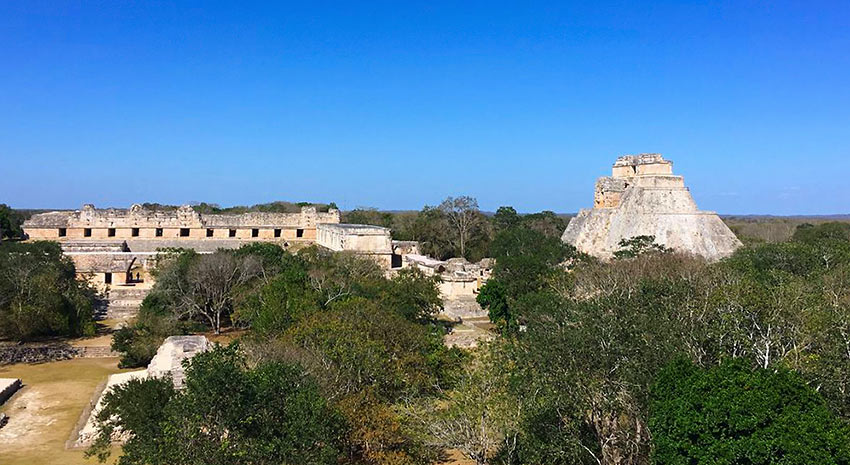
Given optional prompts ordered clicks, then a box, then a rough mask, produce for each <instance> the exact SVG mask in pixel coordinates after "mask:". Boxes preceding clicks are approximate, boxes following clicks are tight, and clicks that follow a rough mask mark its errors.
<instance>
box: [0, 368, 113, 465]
mask: <svg viewBox="0 0 850 465" xmlns="http://www.w3.org/2000/svg"><path fill="white" fill-rule="evenodd" d="M120 371H124V370H119V369H118V359H116V358H90V359H74V360H63V361H59V362H51V363H42V364H37V365H26V364H18V365H7V366H2V367H0V377H4V378H21V380H23V382H24V387H23V388H22V389H21V390H20V391H18V393H17V394H15V395H14V396H13V397H12V398H11V399H9V401H8V402H6V404H4V405H3V406H2V407H0V412H3V413H6V414H7V415H9V422H8V424H6V426H4V427H3V428H0V463H2V464H3V465H25V464H26V465H30V464H45V465H79V464H94V463H97V462H96V460H86V459H85V458H84V457H83V452H82V451H80V450H65V441H66V440H67V439H68V437H69V436H70V434H71V431H72V430H73V429H74V427H75V425H76V423H77V420H78V419H79V417H80V414H81V413H82V411H83V409H84V408H85V407H86V405H87V404H88V403H89V401H90V399H91V396H92V394H93V393H94V390H95V388H96V387H97V385H98V384H99V383H101V382H102V381H104V380H105V379H106V377H107V376H108V375H109V374H111V373H117V372H120Z"/></svg>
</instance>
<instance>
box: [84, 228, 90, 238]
mask: <svg viewBox="0 0 850 465" xmlns="http://www.w3.org/2000/svg"><path fill="white" fill-rule="evenodd" d="M83 236H85V237H91V228H85V229H83Z"/></svg>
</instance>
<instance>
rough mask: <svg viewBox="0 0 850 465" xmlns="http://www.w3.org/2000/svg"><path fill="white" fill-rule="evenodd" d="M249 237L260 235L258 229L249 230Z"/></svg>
mask: <svg viewBox="0 0 850 465" xmlns="http://www.w3.org/2000/svg"><path fill="white" fill-rule="evenodd" d="M251 237H260V230H259V229H252V230H251Z"/></svg>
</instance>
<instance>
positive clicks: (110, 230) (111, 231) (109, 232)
mask: <svg viewBox="0 0 850 465" xmlns="http://www.w3.org/2000/svg"><path fill="white" fill-rule="evenodd" d="M106 235H107V236H109V237H115V228H109V229H108V230H107V232H106Z"/></svg>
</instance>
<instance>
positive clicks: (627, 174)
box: [562, 153, 741, 260]
mask: <svg viewBox="0 0 850 465" xmlns="http://www.w3.org/2000/svg"><path fill="white" fill-rule="evenodd" d="M636 236H655V241H656V242H657V243H659V244H662V245H664V246H666V247H669V248H672V249H674V250H676V251H679V252H684V253H689V254H693V255H698V256H702V257H705V258H706V259H708V260H719V259H721V258H723V257H727V256H729V255H731V254H732V253H733V252H734V251H735V249H737V248H738V247H740V246H741V242H740V241H739V240H738V238H737V237H735V234H734V233H732V231H731V230H730V229H729V228H728V227H727V226H726V224H725V223H723V221H722V220H721V219H720V217H718V216H717V214H716V213H714V212H709V211H701V210H699V209H698V208H697V205H696V203H695V202H694V199H693V197H691V193H690V191H689V190H688V188H687V187H685V181H684V178H683V177H682V176H676V175H674V174H673V163H672V162H671V161H669V160H665V159H664V158H663V157H662V156H661V155H659V154H654V153H653V154H640V155H626V156H622V157H620V158H618V159H617V161H616V162H615V163H614V166H613V168H612V175H611V176H605V177H601V178H599V180H597V181H596V190H595V193H594V198H593V208H592V209H584V210H581V211H580V212H579V214H578V215H577V216H576V217H575V218H573V219H572V220H571V221H570V223H569V225H567V229H566V230H565V231H564V234H563V236H562V240H563V241H564V242H567V243H570V244H572V245H574V246H575V247H576V248H577V249H579V250H580V251H582V252H585V253H588V254H590V255H593V256H596V257H599V258H602V259H609V258H611V257H612V256H613V254H614V252H616V251H617V250H619V248H620V246H619V243H620V241H621V240H623V239H629V238H632V237H636Z"/></svg>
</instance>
